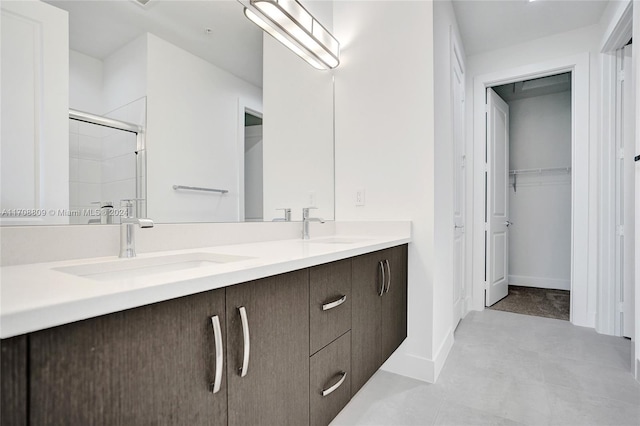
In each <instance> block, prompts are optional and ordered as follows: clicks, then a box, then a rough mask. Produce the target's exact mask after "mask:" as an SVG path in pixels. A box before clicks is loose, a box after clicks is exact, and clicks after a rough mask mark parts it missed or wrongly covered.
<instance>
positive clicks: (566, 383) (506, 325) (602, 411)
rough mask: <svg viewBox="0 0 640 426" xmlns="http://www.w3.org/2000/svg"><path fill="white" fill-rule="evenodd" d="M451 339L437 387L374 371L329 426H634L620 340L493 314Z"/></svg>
mask: <svg viewBox="0 0 640 426" xmlns="http://www.w3.org/2000/svg"><path fill="white" fill-rule="evenodd" d="M455 339H456V342H455V344H454V346H453V349H452V351H451V354H450V355H449V358H448V359H447V363H446V365H445V367H444V369H443V371H442V374H441V375H440V378H439V379H438V382H437V383H436V384H428V383H424V382H420V381H417V380H413V379H409V378H406V377H402V376H398V375H395V374H391V373H387V372H384V371H379V372H377V373H376V374H375V375H374V377H373V378H372V379H371V380H370V381H369V382H368V383H367V384H366V385H365V386H364V387H363V388H362V389H361V390H360V392H359V393H358V394H357V395H356V396H355V397H354V398H353V400H352V401H351V402H350V403H349V405H347V407H345V409H344V410H342V412H341V413H340V414H339V415H338V417H336V418H335V419H334V421H333V422H332V423H331V425H332V426H347V425H349V426H351V425H394V426H404V425H563V426H564V425H616V426H618V425H636V426H637V425H640V383H638V382H636V381H635V380H634V378H633V377H632V375H631V373H630V365H631V355H630V353H631V352H630V351H631V342H630V341H629V340H626V339H622V338H618V337H611V336H604V335H601V334H598V333H596V332H595V331H593V330H592V329H587V328H582V327H576V326H573V325H571V324H570V323H568V322H567V321H561V320H556V319H549V318H540V317H532V316H527V315H519V314H513V313H509V312H500V311H492V310H485V311H483V312H471V313H470V314H469V315H467V317H466V318H465V319H464V320H463V321H462V322H461V323H460V325H459V327H458V329H457V330H456V333H455Z"/></svg>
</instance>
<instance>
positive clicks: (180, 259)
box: [54, 253, 251, 281]
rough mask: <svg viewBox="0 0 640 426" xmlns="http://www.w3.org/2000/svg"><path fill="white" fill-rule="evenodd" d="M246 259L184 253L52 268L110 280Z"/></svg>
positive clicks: (96, 278)
mask: <svg viewBox="0 0 640 426" xmlns="http://www.w3.org/2000/svg"><path fill="white" fill-rule="evenodd" d="M248 259H251V257H246V256H233V255H227V254H216V253H185V254H174V255H167V256H157V257H137V258H133V259H120V260H114V261H111V262H102V263H91V264H85V265H77V266H66V267H62V268H54V270H56V271H59V272H64V273H65V274H71V275H75V276H78V277H85V278H89V279H92V280H96V281H112V280H118V279H125V278H138V277H144V276H147V275H153V274H162V273H167V272H175V271H182V270H185V269H195V268H202V267H207V266H212V265H216V264H222V263H230V262H238V261H241V260H248Z"/></svg>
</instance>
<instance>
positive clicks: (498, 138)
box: [485, 88, 510, 306]
mask: <svg viewBox="0 0 640 426" xmlns="http://www.w3.org/2000/svg"><path fill="white" fill-rule="evenodd" d="M486 167H487V168H486V170H487V171H486V174H485V182H486V188H487V192H486V194H487V195H486V197H487V198H486V203H485V225H486V226H485V229H486V231H485V253H486V256H485V283H486V293H485V305H486V306H491V305H493V304H494V303H496V302H497V301H499V300H500V299H502V298H504V297H506V296H507V294H508V293H509V282H508V276H509V273H508V268H509V235H508V229H509V223H510V222H509V193H508V185H509V106H508V105H507V104H506V103H505V102H504V101H503V100H502V99H501V98H500V96H498V95H497V94H496V92H495V91H494V90H493V89H491V88H488V89H487V158H486Z"/></svg>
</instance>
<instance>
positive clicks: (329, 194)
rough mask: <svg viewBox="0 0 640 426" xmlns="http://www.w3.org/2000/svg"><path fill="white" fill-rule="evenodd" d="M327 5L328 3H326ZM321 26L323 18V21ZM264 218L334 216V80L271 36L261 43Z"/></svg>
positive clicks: (265, 37)
mask: <svg viewBox="0 0 640 426" xmlns="http://www.w3.org/2000/svg"><path fill="white" fill-rule="evenodd" d="M327 4H331V3H329V2H327ZM323 24H324V22H323ZM263 97H264V122H263V126H264V142H263V143H264V146H263V147H264V219H265V220H271V219H273V218H277V217H282V211H278V210H277V209H279V208H287V207H288V208H291V209H292V220H302V208H303V207H317V210H314V211H313V212H312V214H311V216H312V217H321V218H323V219H328V220H332V219H333V218H334V170H333V155H334V152H333V81H332V72H331V71H319V70H317V69H315V68H313V67H311V66H310V65H309V64H308V63H306V62H305V61H303V60H302V59H300V58H299V57H298V56H296V55H295V54H294V53H292V52H291V51H289V50H288V49H287V48H286V47H284V46H283V45H282V44H280V43H279V42H278V41H276V40H275V39H274V38H273V37H271V36H268V35H266V34H265V36H264V43H263Z"/></svg>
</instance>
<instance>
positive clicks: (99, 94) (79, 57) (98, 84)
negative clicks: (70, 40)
mask: <svg viewBox="0 0 640 426" xmlns="http://www.w3.org/2000/svg"><path fill="white" fill-rule="evenodd" d="M102 68H103V64H102V61H101V60H100V59H96V58H92V57H91V56H88V55H85V54H84V53H80V52H76V51H75V50H69V108H71V109H77V110H79V111H84V112H90V113H92V114H98V115H101V114H103V113H104V105H103V96H104V95H103V90H102Z"/></svg>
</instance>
